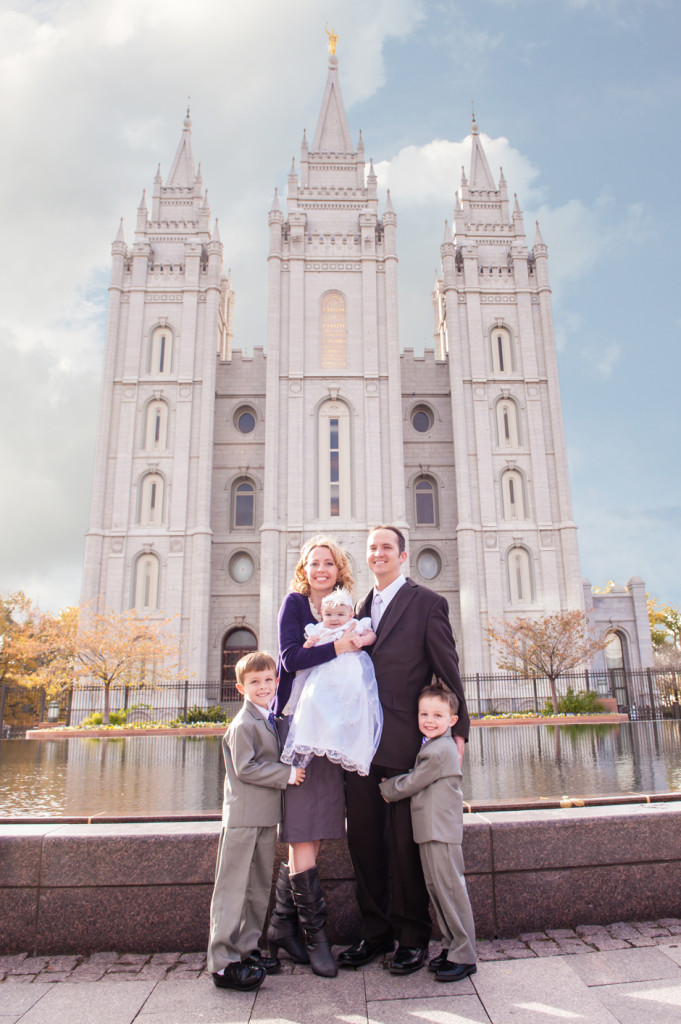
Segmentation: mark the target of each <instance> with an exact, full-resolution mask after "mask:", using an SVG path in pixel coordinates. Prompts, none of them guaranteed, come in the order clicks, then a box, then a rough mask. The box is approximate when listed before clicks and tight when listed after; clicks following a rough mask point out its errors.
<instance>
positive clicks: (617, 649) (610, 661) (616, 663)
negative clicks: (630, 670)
mask: <svg viewBox="0 0 681 1024" xmlns="http://www.w3.org/2000/svg"><path fill="white" fill-rule="evenodd" d="M606 639H607V641H608V643H607V646H606V647H605V667H606V668H607V669H608V670H609V671H614V670H616V669H623V668H624V642H623V639H622V635H621V634H620V633H618V632H616V631H613V632H611V633H608V635H607V637H606Z"/></svg>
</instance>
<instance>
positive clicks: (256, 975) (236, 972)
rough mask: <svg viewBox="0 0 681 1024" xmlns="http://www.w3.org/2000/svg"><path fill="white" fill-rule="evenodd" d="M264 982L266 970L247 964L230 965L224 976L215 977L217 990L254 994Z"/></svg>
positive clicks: (226, 968)
mask: <svg viewBox="0 0 681 1024" xmlns="http://www.w3.org/2000/svg"><path fill="white" fill-rule="evenodd" d="M264 980H265V968H264V967H256V966H255V964H247V963H233V964H228V965H227V966H226V967H225V972H224V974H214V975H213V984H214V985H215V986H216V987H217V988H234V989H236V990H237V991H238V992H252V991H253V989H254V988H258V987H259V986H260V985H262V983H263V981H264Z"/></svg>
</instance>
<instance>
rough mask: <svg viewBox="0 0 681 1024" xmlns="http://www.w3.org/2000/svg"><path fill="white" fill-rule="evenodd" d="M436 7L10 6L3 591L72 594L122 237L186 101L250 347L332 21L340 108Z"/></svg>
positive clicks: (4, 125)
mask: <svg viewBox="0 0 681 1024" xmlns="http://www.w3.org/2000/svg"><path fill="white" fill-rule="evenodd" d="M423 9H424V3H423V0H375V2H374V0H372V2H370V3H366V2H364V0H343V2H341V0H329V2H327V3H326V4H325V6H324V8H323V10H322V9H321V8H320V5H319V2H318V0H295V2H294V3H293V4H290V5H287V6H286V7H285V8H283V7H282V5H281V4H280V3H279V2H275V0H253V2H251V3H250V4H244V5H241V6H237V5H236V4H233V3H225V2H224V0H196V2H195V3H194V4H193V5H192V7H191V12H190V13H189V14H188V9H187V5H186V3H184V2H180V0H109V2H108V3H106V4H102V3H100V2H99V0H38V2H30V0H15V2H14V4H13V5H12V4H11V0H10V4H7V3H6V4H5V5H4V7H3V9H2V10H1V11H0V88H1V89H2V90H3V93H4V95H5V96H7V97H11V102H9V101H8V102H5V103H3V104H2V105H0V135H1V136H2V139H3V152H4V155H5V159H4V160H3V162H2V164H1V165H0V203H1V204H2V206H1V209H0V216H1V217H2V224H3V242H4V245H3V252H4V254H5V259H4V260H3V271H2V275H1V276H0V288H1V289H2V294H1V295H0V346H1V349H2V351H1V353H0V355H1V358H2V365H3V367H4V368H6V369H4V370H3V375H2V377H0V426H1V428H2V431H1V436H0V465H2V474H3V476H2V479H3V485H4V486H3V494H4V495H5V496H7V495H10V496H11V500H7V498H6V499H5V501H4V502H3V507H2V512H1V513H0V593H2V592H4V591H5V590H7V589H10V588H16V587H24V588H25V589H27V590H29V591H30V592H31V593H32V596H34V597H35V596H36V595H39V596H40V598H41V600H42V601H43V602H44V603H45V604H47V603H49V604H51V605H53V606H55V607H58V606H59V604H64V603H70V602H73V601H75V600H77V598H78V593H79V578H80V571H81V558H82V546H83V534H84V532H85V530H86V529H87V519H88V510H89V501H90V486H91V485H90V478H91V467H92V462H93V458H94V445H95V429H96V410H97V402H98V396H99V380H98V376H99V372H100V364H101V354H102V348H103V338H104V324H105V316H106V299H107V296H106V287H107V284H108V276H109V268H110V245H111V241H112V240H113V238H114V236H115V234H116V231H117V229H118V223H119V219H120V217H121V215H123V216H124V221H125V233H126V238H127V240H128V242H129V243H130V242H131V241H132V237H133V232H134V222H135V212H136V207H137V204H138V202H139V198H140V196H141V193H142V189H143V188H146V189H147V191H149V189H150V187H151V184H152V181H153V176H154V173H155V171H156V166H157V164H158V162H159V161H160V162H161V164H162V173H164V174H167V173H168V170H169V167H170V163H171V161H172V158H173V155H174V151H175V147H176V146H177V143H178V141H179V138H180V133H181V129H182V119H183V117H184V112H185V106H186V103H187V97H188V96H191V104H192V117H193V121H194V138H193V143H194V154H195V158H196V160H197V161H202V163H203V168H204V180H205V183H206V186H207V187H208V189H209V193H210V202H211V206H212V209H213V211H214V214H217V215H219V217H220V226H221V235H222V238H223V241H224V242H225V250H226V262H227V264H228V265H232V266H233V267H234V275H233V276H234V283H235V287H236V289H237V301H238V306H237V308H238V320H237V324H236V331H237V339H236V344H237V345H244V346H245V347H248V348H252V347H253V346H254V345H262V344H263V343H264V330H265V324H266V318H265V314H264V312H263V292H264V289H265V288H266V263H265V260H264V252H265V247H266V244H267V209H268V207H269V203H270V200H271V196H272V191H273V187H274V184H275V182H277V180H278V181H279V184H283V181H282V178H283V179H284V180H285V177H284V176H285V174H286V172H287V170H288V167H289V166H290V158H291V154H292V152H293V151H294V148H296V147H297V143H298V141H299V139H300V137H301V135H302V129H303V127H306V126H307V127H308V130H309V131H310V130H311V129H312V128H313V127H314V122H315V121H316V118H317V113H318V110H319V104H320V102H321V96H322V92H323V87H324V80H325V77H326V65H327V56H328V54H327V39H326V35H325V33H324V23H325V21H328V23H329V26H330V27H334V28H335V29H336V31H337V33H338V35H339V48H338V54H339V58H340V61H341V66H342V68H343V70H344V83H347V88H346V90H345V102H346V106H351V105H352V103H353V102H356V101H357V100H359V99H365V98H366V97H368V96H370V95H371V94H372V93H373V92H375V91H376V90H377V89H378V88H380V86H381V85H382V84H383V82H384V81H385V67H384V62H383V48H384V45H385V42H386V39H388V38H404V37H405V36H406V35H408V34H409V33H410V32H411V31H412V30H413V28H414V27H415V26H416V25H417V24H418V23H419V20H420V19H421V18H422V16H423Z"/></svg>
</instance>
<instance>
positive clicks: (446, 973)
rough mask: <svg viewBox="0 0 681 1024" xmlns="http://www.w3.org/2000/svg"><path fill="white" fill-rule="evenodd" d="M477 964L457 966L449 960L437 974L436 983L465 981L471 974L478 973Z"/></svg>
mask: <svg viewBox="0 0 681 1024" xmlns="http://www.w3.org/2000/svg"><path fill="white" fill-rule="evenodd" d="M477 969H478V968H477V967H476V966H475V964H455V963H454V962H453V961H452V960H447V961H446V962H445V963H444V964H443V966H442V967H440V968H439V969H438V970H437V971H436V972H435V980H436V981H463V979H464V978H467V977H468V976H469V975H470V974H475V972H476V971H477Z"/></svg>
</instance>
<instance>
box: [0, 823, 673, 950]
mask: <svg viewBox="0 0 681 1024" xmlns="http://www.w3.org/2000/svg"><path fill="white" fill-rule="evenodd" d="M219 831H220V824H219V822H212V821H210V822H146V823H134V824H125V823H120V824H60V823H59V821H58V819H55V820H54V821H53V822H51V823H47V824H20V823H18V822H17V823H16V824H14V823H11V824H3V825H0V908H1V910H0V953H9V952H15V951H21V952H31V953H82V954H85V953H89V952H93V951H95V950H112V949H124V950H126V951H128V952H161V951H173V952H175V951H179V950H183V951H193V950H200V949H203V948H205V945H206V940H207V936H208V910H209V905H210V897H211V891H212V882H213V873H214V869H215V857H216V852H217V843H218V836H219ZM277 852H278V856H285V853H286V851H285V848H284V847H279V848H278V851H277ZM464 856H465V860H466V877H467V881H468V888H469V892H470V896H471V902H472V904H473V909H474V913H475V919H476V927H477V931H478V936H479V938H481V939H484V938H492V937H494V936H504V935H517V934H519V933H521V932H530V931H541V930H543V929H546V928H566V927H571V926H574V925H576V924H582V925H584V924H607V923H610V922H612V921H617V920H619V921H622V920H624V921H626V920H639V921H640V920H650V919H655V918H657V917H669V916H681V804H669V803H659V804H656V803H651V804H637V805H631V806H629V805H628V806H626V807H625V808H623V807H622V806H621V805H620V806H613V807H570V808H561V809H555V810H540V811H536V810H535V811H499V812H493V813H477V814H467V815H466V816H465V828H464ZM319 866H320V873H321V875H322V879H323V884H324V889H325V892H326V897H327V903H328V905H329V931H330V937H331V939H332V941H334V942H344V941H348V940H351V939H353V938H355V937H356V936H357V934H358V929H359V918H358V913H357V909H356V905H355V901H354V882H353V878H352V868H351V864H350V859H349V857H348V853H347V848H346V845H345V843H344V842H342V841H335V842H328V843H326V844H323V848H322V851H321V856H320V862H319ZM275 870H276V866H275Z"/></svg>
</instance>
